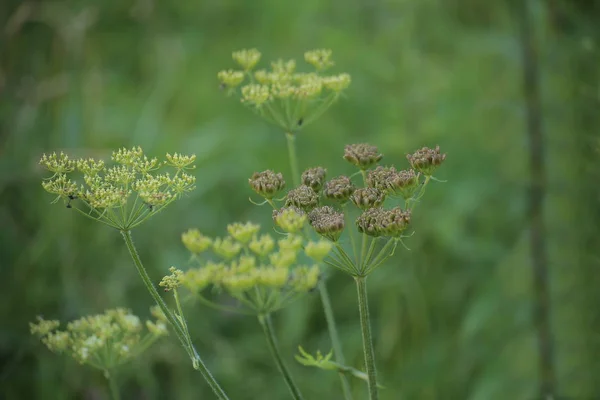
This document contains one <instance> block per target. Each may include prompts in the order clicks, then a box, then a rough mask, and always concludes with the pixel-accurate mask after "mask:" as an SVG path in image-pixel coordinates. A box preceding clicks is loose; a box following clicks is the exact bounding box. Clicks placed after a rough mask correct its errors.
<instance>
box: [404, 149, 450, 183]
mask: <svg viewBox="0 0 600 400" xmlns="http://www.w3.org/2000/svg"><path fill="white" fill-rule="evenodd" d="M406 158H407V159H408V162H410V165H411V166H412V167H413V168H414V169H415V171H418V172H421V173H422V174H423V175H425V176H431V175H432V174H433V172H434V171H435V170H436V169H437V167H439V166H440V165H441V164H442V162H444V160H445V159H446V154H442V153H441V152H440V146H436V147H435V149H430V148H429V147H423V148H422V149H420V150H417V151H415V152H414V153H413V154H408V155H407V156H406Z"/></svg>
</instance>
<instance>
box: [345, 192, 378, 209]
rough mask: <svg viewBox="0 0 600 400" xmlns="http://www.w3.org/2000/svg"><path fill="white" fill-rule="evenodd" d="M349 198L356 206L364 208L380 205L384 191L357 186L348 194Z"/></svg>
mask: <svg viewBox="0 0 600 400" xmlns="http://www.w3.org/2000/svg"><path fill="white" fill-rule="evenodd" d="M350 200H352V202H353V203H354V205H356V206H357V207H358V208H360V209H362V210H366V209H369V208H373V207H379V206H380V205H382V204H383V202H384V201H385V192H383V191H381V190H379V189H375V188H372V187H366V188H359V189H356V190H355V191H354V193H353V194H352V196H350Z"/></svg>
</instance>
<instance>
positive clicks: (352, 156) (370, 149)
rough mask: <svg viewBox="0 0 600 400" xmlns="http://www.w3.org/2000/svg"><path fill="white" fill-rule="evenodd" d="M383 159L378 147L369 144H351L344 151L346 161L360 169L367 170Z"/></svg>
mask: <svg viewBox="0 0 600 400" xmlns="http://www.w3.org/2000/svg"><path fill="white" fill-rule="evenodd" d="M382 158H383V155H381V154H380V153H379V150H377V147H375V146H372V145H370V144H367V143H359V144H349V145H347V146H346V147H345V149H344V159H345V160H346V161H348V162H350V163H351V164H354V165H356V166H357V167H358V168H360V169H367V168H369V167H370V166H372V165H374V164H377V163H378V162H379V161H380V160H381V159H382Z"/></svg>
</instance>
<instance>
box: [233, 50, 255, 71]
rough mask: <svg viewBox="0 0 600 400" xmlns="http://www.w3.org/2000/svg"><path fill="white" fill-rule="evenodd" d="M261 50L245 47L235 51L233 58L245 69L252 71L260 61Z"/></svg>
mask: <svg viewBox="0 0 600 400" xmlns="http://www.w3.org/2000/svg"><path fill="white" fill-rule="evenodd" d="M260 56H261V54H260V52H259V51H258V50H256V49H244V50H240V51H234V52H233V54H232V57H233V60H234V61H235V62H236V63H238V64H239V65H240V66H241V67H242V68H243V69H244V70H245V71H250V70H251V69H252V68H254V67H255V66H256V64H258V62H259V61H260Z"/></svg>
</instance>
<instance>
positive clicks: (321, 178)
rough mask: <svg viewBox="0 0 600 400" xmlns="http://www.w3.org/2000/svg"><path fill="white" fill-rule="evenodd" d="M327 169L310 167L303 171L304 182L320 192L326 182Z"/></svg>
mask: <svg viewBox="0 0 600 400" xmlns="http://www.w3.org/2000/svg"><path fill="white" fill-rule="evenodd" d="M326 174H327V170H326V169H325V168H322V167H315V168H309V169H307V170H306V171H304V172H303V173H302V183H303V184H304V185H306V186H310V187H311V188H312V189H313V190H314V191H315V192H318V191H320V190H321V188H322V187H323V184H324V183H325V175H326Z"/></svg>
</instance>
